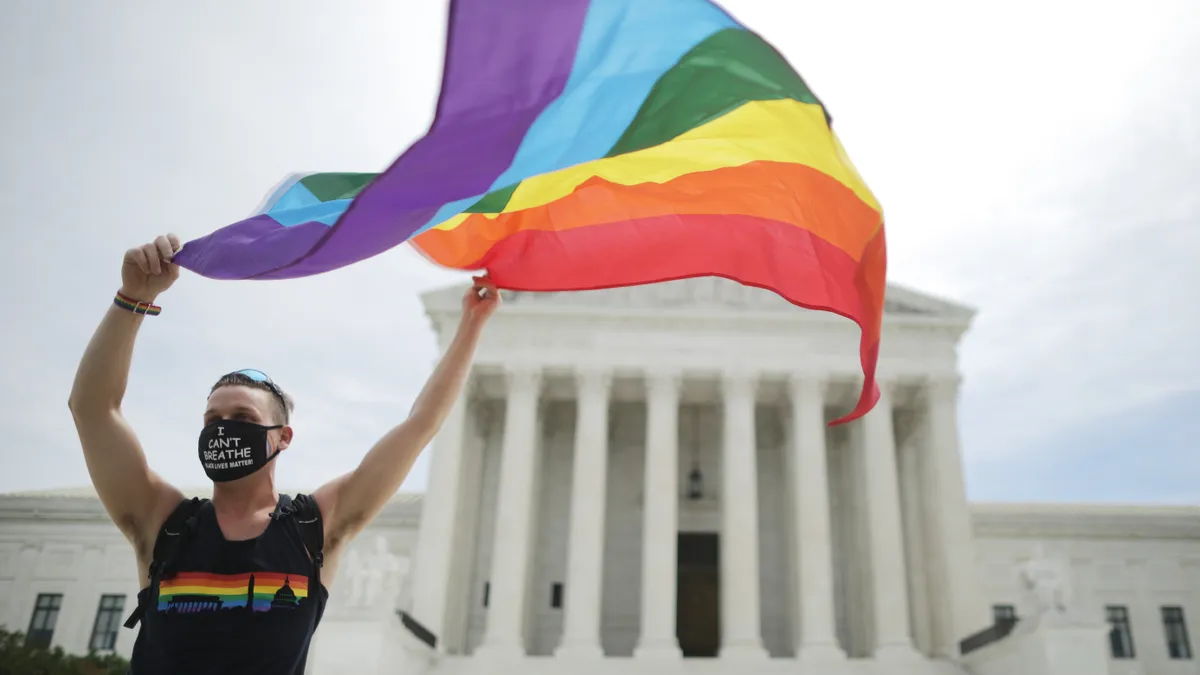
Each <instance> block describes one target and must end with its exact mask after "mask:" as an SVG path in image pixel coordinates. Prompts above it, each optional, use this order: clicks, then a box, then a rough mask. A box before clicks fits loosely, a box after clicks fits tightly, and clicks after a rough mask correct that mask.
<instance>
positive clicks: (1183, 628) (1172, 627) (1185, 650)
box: [1162, 607, 1192, 659]
mask: <svg viewBox="0 0 1200 675" xmlns="http://www.w3.org/2000/svg"><path fill="white" fill-rule="evenodd" d="M1162 618H1163V630H1164V631H1166V633H1167V653H1168V654H1170V655H1171V658H1173V659H1190V658H1192V643H1191V642H1189V641H1188V633H1187V622H1186V621H1185V620H1184V618H1183V608H1182V607H1163V608H1162Z"/></svg>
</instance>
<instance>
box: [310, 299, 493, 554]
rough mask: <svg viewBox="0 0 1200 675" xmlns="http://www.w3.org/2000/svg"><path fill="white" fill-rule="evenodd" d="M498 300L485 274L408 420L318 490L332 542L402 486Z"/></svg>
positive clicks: (458, 386) (455, 391)
mask: <svg viewBox="0 0 1200 675" xmlns="http://www.w3.org/2000/svg"><path fill="white" fill-rule="evenodd" d="M481 292H482V294H481ZM499 302H500V296H499V293H498V292H497V290H496V288H495V287H494V286H493V285H492V284H491V283H490V282H488V281H487V280H486V278H483V277H477V278H476V279H475V284H474V286H473V287H472V288H471V289H470V290H468V291H467V293H466V296H465V297H464V298H463V314H462V321H461V323H459V326H458V332H457V333H456V334H455V336H454V340H453V341H452V342H451V343H450V347H449V348H448V349H447V350H446V353H445V354H444V355H443V356H442V359H441V361H440V362H439V363H438V365H437V368H435V369H434V371H433V375H431V376H430V377H429V381H428V382H426V383H425V388H424V389H422V390H421V394H420V395H419V396H417V400H416V402H414V403H413V406H412V410H411V411H410V412H409V416H408V419H407V420H405V421H404V422H403V423H401V424H400V425H399V426H397V427H395V428H394V429H392V430H391V431H389V432H388V433H387V434H386V435H385V436H384V437H383V438H381V439H380V440H379V442H378V443H376V444H375V446H374V447H373V448H371V450H370V452H368V453H367V456H366V457H364V458H363V461H362V463H361V464H359V466H358V468H356V469H355V470H354V471H351V472H350V473H347V474H345V475H343V476H341V477H339V478H336V479H334V480H332V481H330V482H329V483H326V484H325V485H324V486H322V487H321V488H320V489H319V490H317V491H316V492H315V493H314V495H313V496H314V497H315V498H316V500H317V504H318V505H319V506H320V507H321V514H322V518H323V520H324V521H325V536H326V541H328V542H330V544H331V545H333V546H337V545H338V543H340V542H342V541H344V540H346V539H347V538H350V537H353V536H354V535H355V534H357V533H358V532H359V531H360V530H361V529H362V528H363V527H365V526H366V524H367V523H368V522H370V521H371V519H372V518H374V517H375V516H376V515H377V514H378V513H379V512H380V511H381V510H382V509H383V507H384V506H385V505H386V504H387V502H388V500H389V499H391V498H392V495H394V494H396V490H398V489H400V484H401V483H403V482H404V478H405V477H406V476H408V472H409V470H410V469H412V466H413V463H414V462H415V461H416V460H417V455H419V454H420V453H421V450H422V449H423V448H424V447H425V446H426V445H428V444H429V442H430V441H432V440H433V437H434V436H435V435H437V432H438V429H440V428H441V426H442V422H443V421H445V419H446V415H448V414H449V412H450V408H451V407H452V406H453V405H454V402H455V401H456V400H457V399H458V397H459V395H460V394H461V393H462V388H463V383H464V382H465V381H466V379H467V374H468V373H469V372H470V370H471V361H472V359H473V358H474V355H475V348H476V346H477V345H478V344H479V337H480V335H481V333H482V331H483V326H484V324H485V323H486V322H487V319H488V317H489V316H491V314H492V312H494V311H495V309H496V306H497V305H498V304H499Z"/></svg>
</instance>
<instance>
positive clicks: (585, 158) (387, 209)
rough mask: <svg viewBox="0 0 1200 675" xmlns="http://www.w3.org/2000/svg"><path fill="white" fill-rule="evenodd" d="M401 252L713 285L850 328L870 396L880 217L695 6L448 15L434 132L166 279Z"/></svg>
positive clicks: (212, 239) (612, 0) (296, 182)
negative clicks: (737, 286)
mask: <svg viewBox="0 0 1200 675" xmlns="http://www.w3.org/2000/svg"><path fill="white" fill-rule="evenodd" d="M405 241H411V242H412V244H413V245H414V246H415V247H416V248H417V249H418V250H419V251H421V252H422V253H423V254H424V255H425V256H427V257H428V258H429V259H431V260H433V261H434V262H436V263H438V264H441V265H444V266H447V267H451V268H456V269H464V270H487V271H488V273H489V274H490V276H491V279H492V280H493V281H494V282H495V283H496V285H497V286H499V287H500V288H504V289H509V290H524V291H565V290H585V289H598V288H607V287H616V286H630V285H637V284H647V283H654V282H660V281H666V280H672V279H681V278H686V277H696V276H722V277H727V278H730V279H734V280H736V281H738V282H740V283H743V284H746V285H750V286H758V287H762V288H766V289H770V290H771V291H774V292H776V293H778V294H779V295H781V296H783V297H784V298H786V299H787V300H789V301H791V302H793V303H795V304H796V305H799V306H801V307H807V308H811V309H818V310H825V311H830V312H835V313H837V314H840V315H842V316H845V317H848V318H850V319H851V320H853V321H855V322H856V323H857V324H858V325H859V326H860V327H861V329H862V341H861V344H860V352H861V359H862V367H863V372H864V375H865V381H864V386H863V390H862V394H861V396H860V398H859V401H858V404H857V405H856V406H855V408H854V410H853V411H852V412H851V413H850V414H848V415H847V416H846V417H844V418H842V419H840V420H837V422H835V423H838V422H844V421H848V420H851V419H855V418H857V417H860V416H862V415H864V414H866V413H867V412H868V411H869V410H870V409H871V408H872V407H873V406H874V404H875V401H876V400H877V399H878V388H877V387H876V383H875V367H876V361H877V358H878V353H879V339H880V328H881V322H882V315H883V300H884V287H885V276H886V267H887V262H886V258H887V256H886V247H885V243H884V228H883V216H882V209H881V207H880V205H879V203H878V202H877V201H876V200H875V197H874V196H873V195H872V194H871V191H870V190H869V189H868V188H867V186H866V184H865V183H864V182H863V180H862V178H861V177H860V176H859V175H858V172H857V171H856V170H855V169H854V166H853V164H852V163H851V162H850V159H849V158H848V157H847V156H846V153H845V152H844V150H843V149H842V146H841V144H840V143H839V141H838V139H837V136H836V135H835V134H834V133H833V129H832V126H831V118H830V116H829V114H828V113H827V111H826V110H825V107H824V106H823V105H822V104H821V102H820V101H819V100H818V99H817V97H816V96H815V95H814V94H813V93H812V91H811V90H810V89H809V88H808V86H807V85H806V84H805V82H804V80H803V79H802V78H801V77H800V76H799V75H798V74H797V73H796V72H795V71H794V70H793V69H792V68H791V67H790V66H789V65H788V64H787V62H786V61H785V60H784V58H783V57H782V56H781V55H780V54H779V53H778V52H777V51H776V50H775V49H774V48H772V47H771V46H770V45H769V44H767V43H766V42H765V41H763V40H762V38H760V37H759V36H757V35H756V34H754V33H753V32H751V31H749V30H747V29H746V28H745V27H744V26H742V25H740V24H738V23H737V22H736V21H735V20H734V19H733V18H732V17H731V16H729V15H728V14H727V13H726V12H725V11H723V10H722V9H720V8H719V7H718V6H717V5H715V4H713V3H712V2H710V1H709V0H653V1H649V0H506V2H495V1H494V0H452V2H451V5H450V26H449V38H448V47H447V51H446V65H445V73H444V77H443V83H442V91H441V96H440V99H439V102H438V108H437V114H436V116H435V119H434V122H433V125H432V126H431V128H430V129H429V132H428V133H427V134H426V135H425V136H424V137H423V138H421V139H420V140H418V141H417V142H416V143H415V144H413V145H412V146H411V147H410V148H409V149H408V150H407V151H406V152H405V153H404V154H403V155H401V156H400V158H399V159H397V160H396V161H395V163H393V164H392V165H391V166H390V167H389V168H388V169H387V170H386V171H384V172H383V173H379V174H370V173H312V174H298V175H294V176H290V177H288V178H287V179H286V180H285V181H284V182H283V183H281V184H280V185H279V186H278V187H277V188H276V189H275V190H274V191H273V192H272V193H271V194H270V195H269V196H268V197H267V199H266V200H265V201H264V202H263V204H262V205H261V207H260V208H259V209H258V211H257V212H256V213H255V215H253V216H252V217H251V218H248V219H246V220H243V221H240V222H237V223H234V224H232V225H229V226H227V227H225V228H222V229H220V230H217V231H216V232H214V233H212V234H210V235H208V236H206V237H202V238H200V239H197V240H195V241H191V242H188V243H187V245H185V246H184V248H183V250H182V251H181V252H180V253H179V254H178V256H177V261H178V262H179V263H180V264H181V265H182V266H184V267H185V268H188V269H191V270H193V271H195V272H197V273H199V274H202V275H205V276H208V277H213V278H219V279H283V278H291V277H300V276H307V275H312V274H319V273H322V272H326V271H329V270H333V269H336V268H339V267H342V266H344V265H349V264H351V263H354V262H356V261H359V260H363V259H364V258H368V257H370V256H374V255H376V254H379V253H382V252H383V251H386V250H388V249H390V248H392V247H393V246H396V245H398V244H401V243H403V242H405Z"/></svg>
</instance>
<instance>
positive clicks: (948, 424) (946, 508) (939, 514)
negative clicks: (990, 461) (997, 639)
mask: <svg viewBox="0 0 1200 675" xmlns="http://www.w3.org/2000/svg"><path fill="white" fill-rule="evenodd" d="M924 393H925V404H926V406H927V408H926V413H927V417H926V422H927V424H928V433H929V436H928V438H929V447H928V448H927V452H928V454H927V456H926V457H925V459H926V462H927V463H928V467H929V471H928V472H927V473H926V476H927V477H928V478H929V481H930V484H929V485H928V486H927V489H926V495H927V497H928V498H929V499H930V500H932V501H933V503H934V508H932V509H930V513H931V515H932V516H933V522H932V523H931V524H930V525H931V530H932V535H933V536H932V537H930V540H931V541H932V542H933V550H932V551H931V552H932V554H933V555H934V556H936V557H937V559H938V560H937V563H938V564H937V565H936V568H937V569H938V570H939V572H940V573H941V575H942V576H941V579H940V582H941V583H940V586H941V588H940V591H939V592H938V593H937V594H936V600H935V602H937V604H938V606H937V608H936V610H935V611H936V612H937V613H938V615H939V620H938V621H937V622H936V625H937V628H938V631H937V635H936V636H935V639H934V649H935V652H936V653H937V654H938V655H941V656H957V655H958V643H959V641H960V640H962V639H963V638H964V637H967V636H968V635H971V634H972V633H975V632H976V631H979V630H981V629H983V628H986V627H987V626H988V625H989V624H990V623H991V616H990V614H989V612H988V606H987V603H985V602H984V601H983V599H982V598H981V597H980V594H979V588H978V586H977V584H976V582H977V579H976V574H975V551H974V541H973V533H972V529H971V512H970V507H969V505H968V503H967V492H966V485H965V482H964V478H963V468H962V456H961V453H960V451H959V443H958V378H956V377H951V378H939V379H933V380H930V381H929V382H928V383H927V385H926V387H925V391H924Z"/></svg>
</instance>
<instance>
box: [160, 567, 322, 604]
mask: <svg viewBox="0 0 1200 675" xmlns="http://www.w3.org/2000/svg"><path fill="white" fill-rule="evenodd" d="M307 597H308V577H306V576H304V575H297V574H284V573H281V572H243V573H241V574H213V573H210V572H180V573H179V574H177V575H175V576H174V577H173V578H171V579H164V580H162V582H160V584H159V591H158V611H160V612H164V613H167V614H199V613H206V612H215V611H219V610H228V609H242V610H245V609H247V608H249V609H250V610H251V611H254V612H270V611H274V610H277V609H280V610H288V609H295V608H297V607H299V606H300V601H301V600H303V599H305V598H307Z"/></svg>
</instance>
